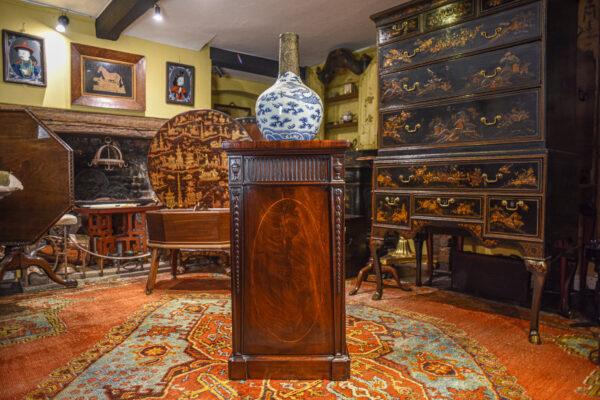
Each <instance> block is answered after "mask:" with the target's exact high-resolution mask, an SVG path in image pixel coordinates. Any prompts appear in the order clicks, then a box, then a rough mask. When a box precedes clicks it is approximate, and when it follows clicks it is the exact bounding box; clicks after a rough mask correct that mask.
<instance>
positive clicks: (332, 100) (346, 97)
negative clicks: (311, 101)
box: [325, 90, 358, 104]
mask: <svg viewBox="0 0 600 400" xmlns="http://www.w3.org/2000/svg"><path fill="white" fill-rule="evenodd" d="M357 98H358V90H356V91H354V92H352V93H348V94H342V95H339V96H333V97H329V98H327V99H325V104H329V103H336V102H338V101H344V100H352V99H357Z"/></svg>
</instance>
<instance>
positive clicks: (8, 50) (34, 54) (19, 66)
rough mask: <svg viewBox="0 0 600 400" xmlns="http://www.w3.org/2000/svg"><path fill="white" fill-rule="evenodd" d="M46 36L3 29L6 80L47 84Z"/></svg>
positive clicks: (3, 56) (36, 84)
mask: <svg viewBox="0 0 600 400" xmlns="http://www.w3.org/2000/svg"><path fill="white" fill-rule="evenodd" d="M45 53H46V48H45V45H44V38H42V37H39V36H33V35H28V34H25V33H22V32H14V31H9V30H7V29H3V30H2V58H3V65H4V82H10V83H22V84H25V85H33V86H46V54H45Z"/></svg>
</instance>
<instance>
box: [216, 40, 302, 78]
mask: <svg viewBox="0 0 600 400" xmlns="http://www.w3.org/2000/svg"><path fill="white" fill-rule="evenodd" d="M210 59H211V60H212V64H213V67H220V68H226V69H227V68H229V69H235V70H237V71H244V72H249V73H252V74H258V75H264V76H270V77H274V78H277V74H278V73H279V62H277V61H275V60H270V59H268V58H262V57H256V56H251V55H249V54H243V53H236V52H235V51H229V50H223V49H218V48H216V47H211V48H210ZM305 75H306V67H300V78H302V79H304V77H305Z"/></svg>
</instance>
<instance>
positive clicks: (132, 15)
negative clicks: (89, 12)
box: [96, 0, 156, 40]
mask: <svg viewBox="0 0 600 400" xmlns="http://www.w3.org/2000/svg"><path fill="white" fill-rule="evenodd" d="M154 3H156V0H112V1H111V2H110V3H109V4H108V6H106V8H105V9H104V11H102V14H100V16H99V17H98V18H96V37H97V38H99V39H109V40H117V39H118V38H119V35H121V33H122V32H123V31H124V30H125V29H127V27H128V26H129V25H131V24H132V23H133V21H135V20H136V19H138V18H139V17H141V16H142V15H143V14H144V13H145V12H146V11H148V9H150V8H152V7H153V6H154Z"/></svg>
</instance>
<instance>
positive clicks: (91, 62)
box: [71, 43, 146, 110]
mask: <svg viewBox="0 0 600 400" xmlns="http://www.w3.org/2000/svg"><path fill="white" fill-rule="evenodd" d="M71 104H78V105H85V106H94V107H105V108H120V109H124V110H145V109H146V58H145V57H144V56H140V55H137V54H130V53H123V52H122V51H115V50H108V49H101V48H98V47H93V46H87V45H84V44H79V43H71Z"/></svg>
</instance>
